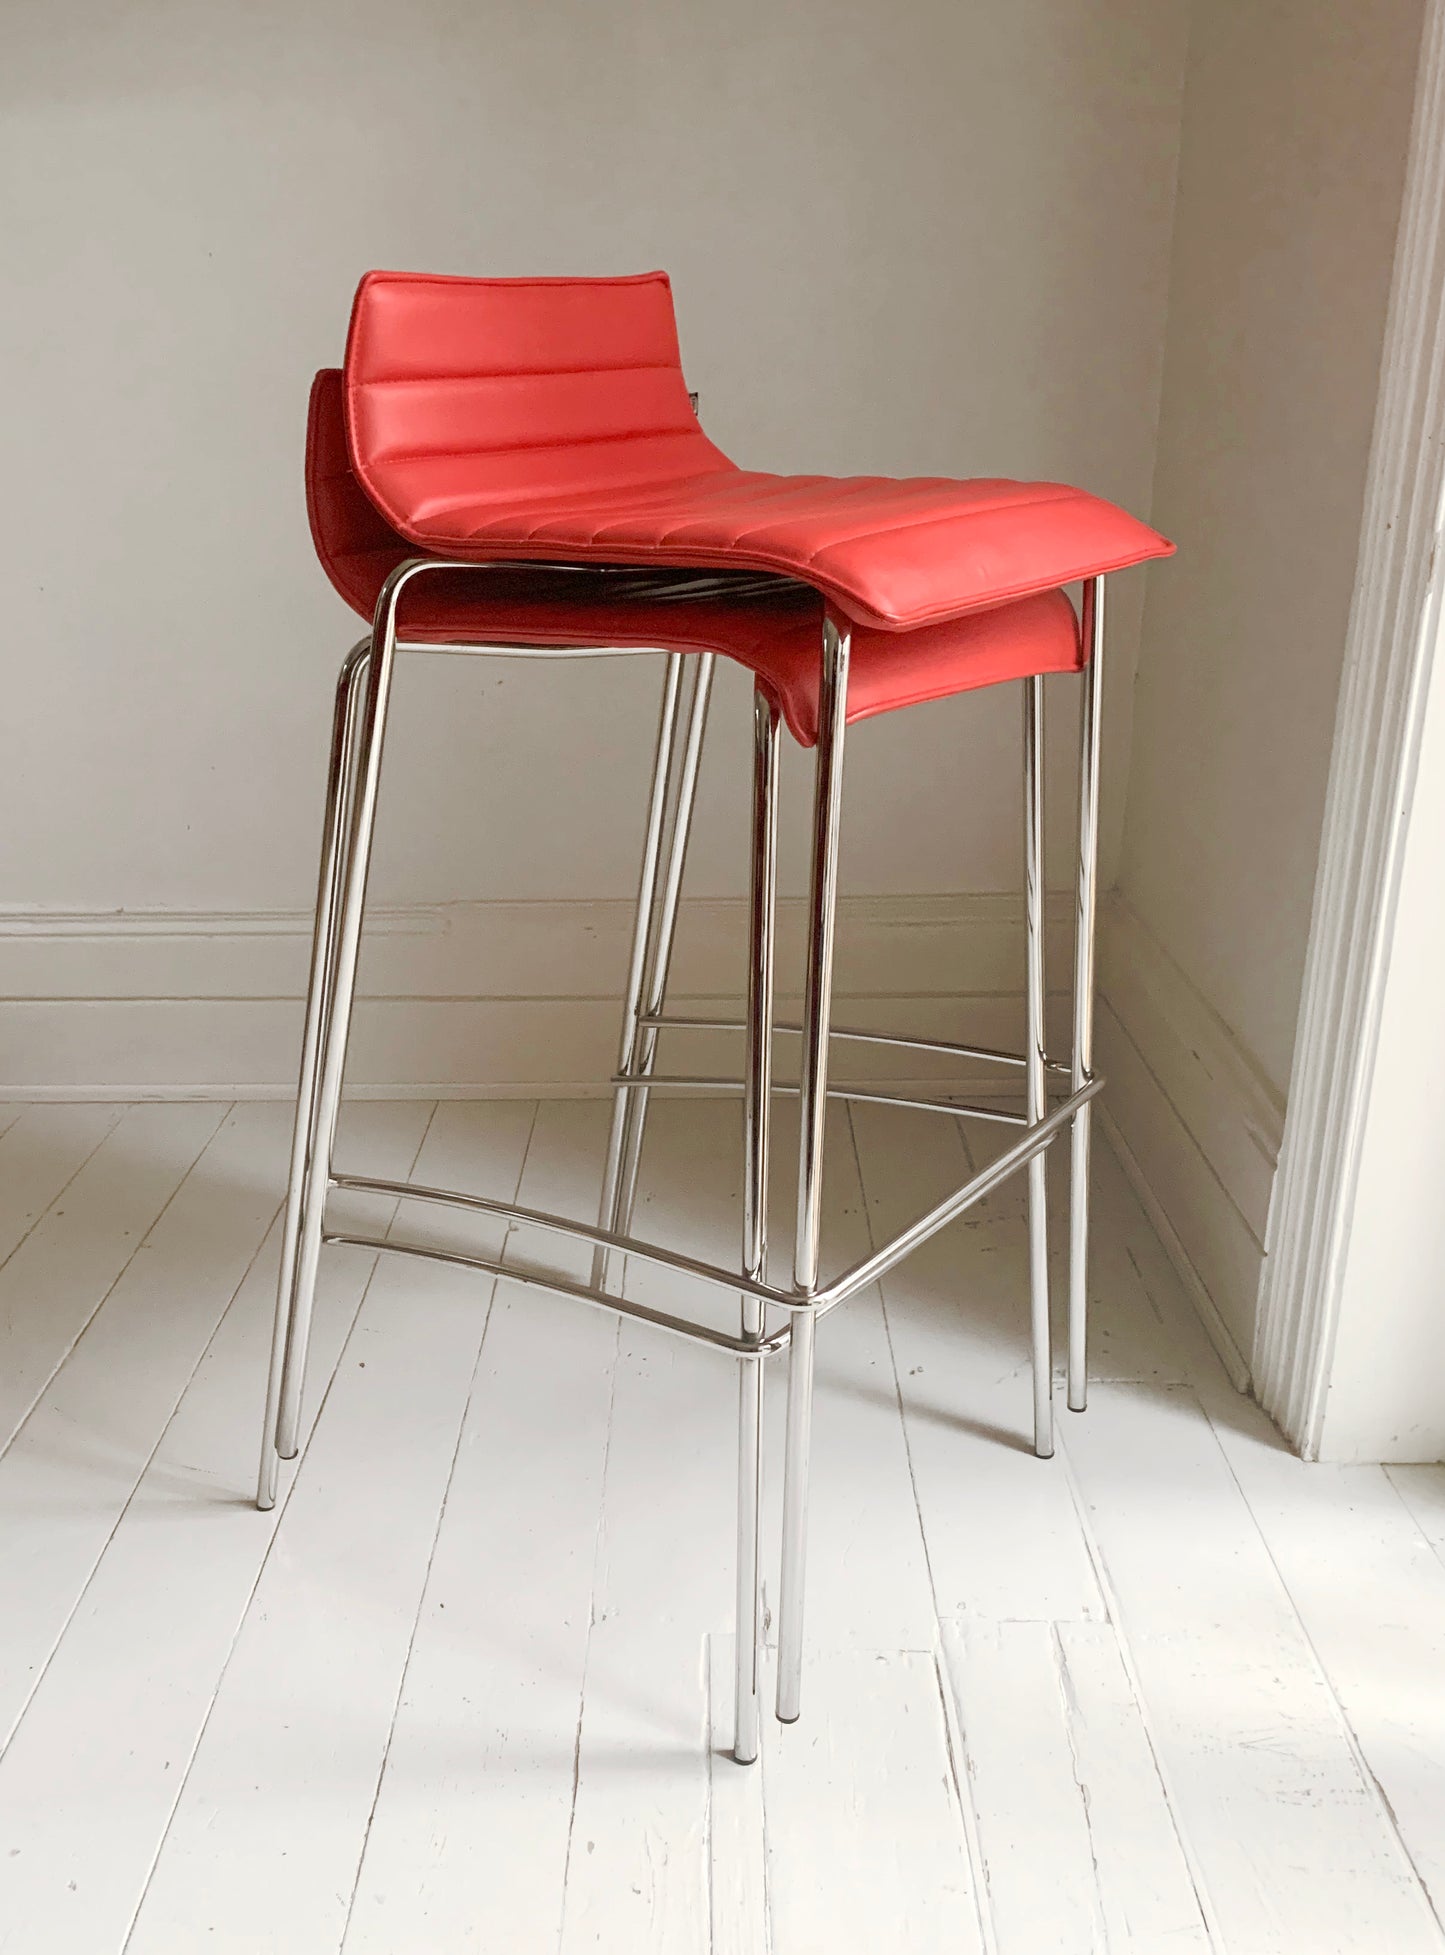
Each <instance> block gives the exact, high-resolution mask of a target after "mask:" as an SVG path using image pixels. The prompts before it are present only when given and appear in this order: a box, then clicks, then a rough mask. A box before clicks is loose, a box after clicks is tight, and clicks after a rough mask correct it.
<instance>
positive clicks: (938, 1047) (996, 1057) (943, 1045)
mask: <svg viewBox="0 0 1445 1955" xmlns="http://www.w3.org/2000/svg"><path fill="white" fill-rule="evenodd" d="M637 1022H638V1024H639V1025H647V1026H651V1027H652V1028H653V1029H654V1030H656V1031H664V1032H745V1031H746V1030H747V1026H746V1024H745V1023H744V1021H743V1020H742V1019H741V1018H682V1017H677V1018H674V1017H669V1016H668V1014H667V1013H666V1012H643V1013H642V1014H640V1015H639V1017H638V1020H637ZM773 1030H774V1031H775V1032H790V1033H791V1034H792V1035H793V1036H794V1037H795V1038H801V1037H802V1032H803V1028H802V1026H801V1025H774V1027H773ZM828 1036H829V1038H830V1039H844V1040H847V1041H849V1042H851V1043H853V1044H856V1045H891V1046H899V1047H901V1048H902V1049H903V1050H904V1051H906V1052H942V1053H946V1054H947V1055H948V1056H949V1057H950V1058H952V1059H983V1060H986V1061H987V1062H988V1063H989V1064H990V1065H993V1066H1024V1065H1027V1064H1028V1061H1027V1060H1026V1059H1025V1057H1024V1055H1023V1054H1022V1053H1021V1052H996V1051H995V1050H994V1048H993V1047H992V1046H989V1045H956V1044H954V1042H953V1041H952V1040H950V1039H911V1038H908V1037H906V1036H905V1035H904V1034H903V1033H901V1032H861V1031H856V1030H853V1029H851V1028H849V1027H846V1026H842V1025H834V1026H832V1027H831V1028H830V1030H829V1033H828ZM1045 1065H1046V1067H1047V1070H1048V1071H1049V1072H1051V1073H1068V1072H1069V1071H1070V1070H1071V1068H1070V1067H1069V1066H1067V1065H1065V1064H1064V1062H1063V1061H1062V1060H1059V1059H1049V1060H1046V1061H1045Z"/></svg>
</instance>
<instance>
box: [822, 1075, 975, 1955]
mask: <svg viewBox="0 0 1445 1955" xmlns="http://www.w3.org/2000/svg"><path fill="white" fill-rule="evenodd" d="M844 1112H845V1118H846V1120H847V1123H848V1139H849V1144H850V1146H851V1147H852V1150H853V1164H854V1169H855V1172H856V1173H857V1176H858V1188H859V1192H860V1194H861V1195H862V1197H863V1226H864V1228H865V1230H866V1231H867V1235H868V1246H869V1249H870V1251H874V1252H876V1250H877V1247H878V1244H877V1240H876V1238H875V1236H874V1233H873V1218H872V1216H871V1215H870V1214H869V1213H868V1197H867V1184H866V1182H865V1181H864V1178H863V1156H862V1150H861V1149H860V1147H859V1146H858V1130H857V1127H856V1125H855V1123H854V1119H853V1109H852V1107H851V1106H845V1109H844ZM954 1131H955V1133H957V1134H958V1138H959V1142H960V1146H961V1148H962V1152H963V1155H964V1160H965V1162H966V1164H967V1168H968V1170H969V1171H970V1172H972V1169H973V1158H972V1154H971V1152H970V1150H969V1147H968V1144H967V1141H966V1139H965V1138H964V1136H963V1133H962V1131H961V1129H960V1128H959V1127H958V1126H957V1125H955V1127H954ZM877 1287H878V1310H879V1315H880V1316H881V1318H882V1320H883V1336H884V1340H885V1342H886V1344H887V1346H888V1364H889V1369H890V1370H891V1371H892V1373H893V1397H894V1403H895V1404H896V1406H897V1408H898V1423H899V1426H900V1428H901V1430H902V1434H903V1456H904V1458H905V1460H906V1461H907V1462H908V1484H909V1487H910V1489H911V1491H912V1494H913V1511H914V1516H915V1518H916V1520H917V1523H918V1533H919V1539H920V1541H921V1542H922V1547H923V1566H924V1570H925V1572H926V1573H927V1576H928V1592H929V1597H930V1599H931V1601H932V1604H933V1640H934V1648H933V1651H932V1655H933V1665H934V1674H935V1676H936V1678H937V1679H938V1686H939V1693H940V1700H941V1702H940V1709H941V1711H942V1714H943V1730H944V1743H945V1746H946V1747H947V1751H948V1758H949V1768H950V1773H951V1776H952V1779H953V1787H954V1792H955V1794H956V1797H957V1800H958V1818H959V1825H960V1827H961V1830H962V1832H963V1838H964V1848H965V1851H966V1853H967V1855H968V1863H969V1869H970V1872H971V1875H972V1878H973V1886H974V1909H975V1912H976V1914H977V1916H978V1927H979V1938H980V1940H981V1942H982V1944H983V1948H984V1951H985V1955H995V1951H996V1948H997V1936H996V1933H995V1923H994V1920H993V1909H992V1903H991V1901H990V1899H989V1894H988V1872H987V1866H986V1863H985V1861H984V1857H983V1843H982V1839H981V1837H980V1834H979V1823H978V1808H977V1804H976V1802H975V1800H974V1796H973V1786H972V1783H971V1782H970V1781H968V1780H967V1778H966V1774H963V1773H961V1772H960V1770H959V1766H960V1763H961V1762H963V1760H962V1758H961V1757H955V1755H954V1742H953V1741H954V1725H953V1722H952V1721H951V1720H950V1717H949V1691H950V1685H949V1684H948V1681H947V1679H946V1678H945V1676H944V1674H943V1667H942V1665H943V1619H942V1613H941V1611H940V1609H939V1606H938V1583H937V1580H936V1578H935V1575H934V1570H933V1559H932V1556H931V1553H930V1551H929V1545H928V1529H927V1527H926V1526H925V1525H924V1519H923V1502H922V1499H921V1497H920V1495H919V1491H918V1474H917V1471H916V1468H915V1465H914V1459H913V1442H912V1437H911V1435H910V1433H909V1430H908V1411H907V1408H906V1406H905V1404H904V1401H903V1382H902V1380H901V1379H900V1377H899V1375H898V1354H897V1352H896V1350H895V1349H894V1345H893V1326H892V1324H891V1323H890V1321H889V1317H888V1292H887V1284H886V1282H880V1283H879V1284H878V1286H877ZM958 1735H959V1736H960V1738H961V1736H962V1732H961V1729H960V1731H959V1734H958Z"/></svg>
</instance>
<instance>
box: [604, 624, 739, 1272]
mask: <svg viewBox="0 0 1445 1955" xmlns="http://www.w3.org/2000/svg"><path fill="white" fill-rule="evenodd" d="M716 666H717V655H716V654H715V653H714V652H703V653H701V654H700V655H699V657H698V659H697V677H696V679H695V680H694V682H693V689H692V700H691V702H690V704H689V706H688V713H687V736H686V738H685V739H684V741H683V748H682V758H681V761H680V763H679V766H678V778H677V791H676V794H675V796H674V800H673V808H672V819H671V822H670V823H669V825H668V831H667V845H666V849H665V851H664V862H663V872H662V887H661V891H660V893H659V895H658V898H657V927H656V930H655V932H654V935H653V941H652V950H651V955H650V957H649V959H648V967H647V981H646V984H645V986H644V988H643V993H642V1011H643V1016H644V1017H650V1016H653V1015H654V1014H656V1013H657V1012H660V1011H661V1010H662V1006H663V1001H664V999H665V998H666V996H667V979H668V973H669V971H670V970H671V968H672V946H673V940H674V938H675V937H676V934H677V913H678V903H679V899H680V898H681V895H682V875H683V870H684V869H685V867H686V866H687V844H688V839H689V837H690V835H691V833H692V810H693V803H694V801H695V800H696V797H697V776H698V767H699V764H700V762H701V760H702V743H703V735H704V734H705V733H706V731H707V709H708V703H709V701H710V700H711V698H712V681H713V672H714V670H715V668H716ZM656 1059H657V1028H656V1027H655V1026H652V1025H644V1026H643V1027H642V1028H641V1030H640V1033H639V1036H638V1041H637V1053H636V1072H637V1075H638V1078H639V1079H640V1080H641V1081H643V1082H644V1083H643V1084H641V1085H638V1086H633V1087H624V1088H623V1089H622V1092H623V1096H624V1098H625V1099H626V1101H627V1108H626V1114H625V1120H624V1130H623V1141H622V1171H621V1175H620V1178H619V1182H618V1189H617V1207H616V1221H615V1223H614V1225H613V1226H614V1227H615V1229H616V1231H617V1233H618V1234H619V1235H626V1233H627V1231H628V1230H629V1229H630V1228H631V1226H632V1209H633V1204H634V1202H635V1201H636V1199H637V1171H638V1167H639V1165H640V1163H641V1160H642V1136H643V1130H644V1128H645V1127H646V1124H647V1105H648V1097H649V1096H648V1091H647V1086H646V1084H645V1081H646V1079H647V1075H648V1074H649V1073H650V1072H651V1071H652V1069H653V1066H654V1064H655V1063H656Z"/></svg>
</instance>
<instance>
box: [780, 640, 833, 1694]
mask: <svg viewBox="0 0 1445 1955" xmlns="http://www.w3.org/2000/svg"><path fill="white" fill-rule="evenodd" d="M850 646H851V641H850V638H849V636H848V634H847V633H846V632H840V631H839V630H838V627H837V626H836V625H835V624H834V623H833V621H832V619H831V618H825V619H824V622H823V687H822V698H821V700H820V702H819V712H818V722H819V723H818V758H817V767H816V774H815V785H814V789H813V861H812V886H811V894H810V898H809V924H808V970H807V977H806V980H805V988H804V996H803V1037H802V1070H801V1075H800V1097H799V1122H800V1133H799V1141H798V1219H797V1236H796V1241H795V1244H794V1252H793V1287H794V1289H795V1290H796V1291H797V1292H798V1293H799V1294H800V1295H802V1296H811V1295H812V1294H813V1293H814V1291H815V1290H816V1289H817V1286H818V1244H819V1236H820V1231H821V1225H822V1197H823V1130H824V1122H825V1119H826V1116H827V1111H828V1033H829V1025H830V1020H831V1016H832V1002H833V940H834V935H835V926H836V922H837V908H838V830H839V816H840V814H841V811H842V799H843V734H844V729H845V727H846V724H847V710H848V654H849V650H850ZM815 1328H816V1318H815V1317H814V1314H813V1312H812V1310H811V1309H808V1310H795V1311H793V1313H792V1342H791V1344H790V1345H789V1347H788V1417H787V1457H786V1461H785V1464H784V1468H783V1554H782V1584H781V1590H780V1594H779V1598H778V1704H777V1712H778V1716H779V1718H780V1719H781V1720H782V1722H783V1723H785V1724H791V1723H792V1722H793V1720H794V1719H795V1718H796V1717H797V1715H798V1708H799V1700H800V1696H801V1689H802V1677H803V1585H804V1574H805V1567H804V1564H805V1559H806V1550H807V1531H808V1452H809V1446H810V1443H811V1439H812V1422H813V1336H814V1331H815Z"/></svg>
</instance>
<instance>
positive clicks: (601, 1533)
mask: <svg viewBox="0 0 1445 1955" xmlns="http://www.w3.org/2000/svg"><path fill="white" fill-rule="evenodd" d="M621 1361H622V1319H621V1318H620V1317H619V1318H618V1319H617V1327H616V1330H615V1332H614V1334H613V1339H612V1381H611V1387H610V1389H609V1391H608V1394H607V1443H606V1445H605V1446H604V1447H603V1449H602V1495H601V1499H600V1500H599V1501H598V1503H597V1534H596V1538H595V1540H594V1542H593V1548H592V1593H591V1597H590V1599H589V1601H588V1605H587V1641H586V1643H585V1644H584V1646H583V1651H582V1675H581V1677H580V1678H579V1680H578V1685H577V1730H576V1735H575V1737H574V1740H573V1746H572V1804H571V1810H570V1811H569V1813H568V1815H567V1849H566V1852H565V1853H564V1854H563V1856H562V1896H561V1906H560V1908H559V1910H558V1917H557V1946H558V1948H559V1950H560V1949H561V1948H562V1946H563V1945H564V1943H565V1940H566V1934H567V1893H568V1889H569V1887H570V1885H571V1876H572V1845H573V1841H574V1839H575V1838H576V1833H577V1795H578V1791H579V1789H580V1787H581V1784H582V1724H583V1720H584V1718H585V1717H586V1714H587V1673H588V1670H589V1668H590V1666H591V1661H592V1638H593V1636H594V1634H595V1633H596V1629H597V1577H598V1574H599V1572H600V1570H601V1568H602V1560H603V1551H604V1546H605V1543H606V1540H607V1474H608V1468H609V1467H610V1466H611V1463H612V1436H613V1423H614V1420H615V1417H616V1411H617V1373H618V1370H619V1369H620V1366H621Z"/></svg>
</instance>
